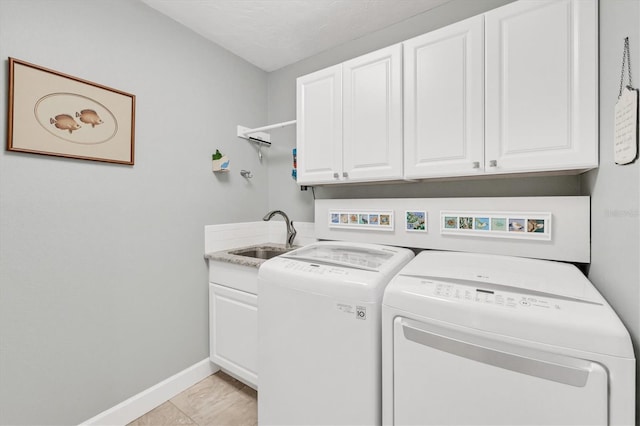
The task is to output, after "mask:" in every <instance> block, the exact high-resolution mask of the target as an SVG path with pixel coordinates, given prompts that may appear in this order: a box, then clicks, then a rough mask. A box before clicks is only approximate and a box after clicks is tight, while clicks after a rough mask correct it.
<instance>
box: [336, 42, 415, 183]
mask: <svg viewBox="0 0 640 426" xmlns="http://www.w3.org/2000/svg"><path fill="white" fill-rule="evenodd" d="M342 75H343V108H344V115H343V117H344V135H343V138H344V139H343V144H342V152H343V176H342V178H343V180H344V181H375V180H386V179H401V178H402V176H403V175H402V45H401V44H397V45H394V46H391V47H388V48H386V49H381V50H378V51H375V52H372V53H369V54H367V55H364V56H360V57H358V58H356V59H352V60H350V61H347V62H345V63H343V64H342Z"/></svg>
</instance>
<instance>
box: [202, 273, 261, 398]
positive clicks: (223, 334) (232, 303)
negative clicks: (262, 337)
mask: <svg viewBox="0 0 640 426" xmlns="http://www.w3.org/2000/svg"><path fill="white" fill-rule="evenodd" d="M256 279H257V269H256ZM209 326H210V330H209V351H210V355H209V357H210V359H211V361H212V362H213V363H214V364H216V365H218V366H219V367H220V368H221V369H223V370H224V371H226V372H228V373H230V374H231V375H232V376H234V377H236V378H237V379H239V380H241V381H242V382H243V383H246V384H247V385H249V386H251V387H252V388H254V389H257V388H258V368H257V367H258V296H257V295H255V294H251V293H247V292H245V291H240V290H236V289H233V288H230V287H226V286H222V285H219V284H216V283H212V282H210V283H209Z"/></svg>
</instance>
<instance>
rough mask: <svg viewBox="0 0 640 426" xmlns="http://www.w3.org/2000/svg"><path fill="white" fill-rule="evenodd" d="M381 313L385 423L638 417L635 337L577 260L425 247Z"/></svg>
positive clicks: (628, 420)
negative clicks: (572, 263)
mask: <svg viewBox="0 0 640 426" xmlns="http://www.w3.org/2000/svg"><path fill="white" fill-rule="evenodd" d="M382 309H383V422H384V424H389V425H391V424H395V425H417V424H419V425H631V424H633V423H634V411H635V359H634V354H633V348H632V346H631V340H630V337H629V334H628V332H627V330H626V329H625V328H624V326H623V324H622V323H621V321H620V320H619V319H618V317H617V316H616V314H615V312H614V311H613V310H612V309H611V307H610V306H609V305H608V304H607V302H606V301H605V300H604V298H603V297H602V296H601V295H600V294H599V293H598V292H597V290H596V289H595V288H594V287H593V285H592V284H591V283H590V282H589V281H588V280H587V279H586V278H585V277H584V275H583V274H582V273H581V272H580V271H579V270H578V269H577V268H576V267H575V266H573V265H569V264H563V263H557V262H549V261H542V260H534V259H523V258H514V257H507V256H495V255H483V254H473V253H454V252H438V251H424V252H421V253H420V254H419V255H418V256H416V257H415V259H413V260H412V261H411V262H410V263H409V264H407V266H405V268H403V269H402V271H400V273H399V274H398V275H397V276H396V278H394V280H392V282H391V283H390V284H389V285H388V286H387V289H386V291H385V295H384V301H383V308H382Z"/></svg>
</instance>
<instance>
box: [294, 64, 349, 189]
mask: <svg viewBox="0 0 640 426" xmlns="http://www.w3.org/2000/svg"><path fill="white" fill-rule="evenodd" d="M296 131H297V139H298V142H297V150H298V152H297V155H298V159H297V160H298V183H299V184H301V185H307V184H315V183H327V182H332V181H337V180H338V178H339V177H340V176H342V65H340V64H339V65H335V66H333V67H330V68H326V69H323V70H320V71H317V72H314V73H313V74H309V75H305V76H303V77H300V78H298V80H297V130H296Z"/></svg>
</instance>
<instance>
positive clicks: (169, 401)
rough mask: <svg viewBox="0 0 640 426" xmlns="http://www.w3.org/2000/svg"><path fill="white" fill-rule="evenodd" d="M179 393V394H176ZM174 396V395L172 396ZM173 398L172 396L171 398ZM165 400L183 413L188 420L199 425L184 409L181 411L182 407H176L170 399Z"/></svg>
mask: <svg viewBox="0 0 640 426" xmlns="http://www.w3.org/2000/svg"><path fill="white" fill-rule="evenodd" d="M178 395H179V394H178ZM174 398H175V397H174ZM172 399H173V398H172ZM167 402H168V403H169V404H171V405H173V406H174V407H175V408H176V410H178V411H180V412H181V413H182V414H184V415H185V416H186V417H187V418H188V419H189V420H191V421H192V422H193V424H194V425H196V426H200V423H198V422H196V421H195V420H194V419H193V418H192V417H191V416H190V415H188V414H187V413H185V412H184V411H182V409H181V408H180V407H178V406H177V405H176V404H174V403H173V401H171V399H168V400H167Z"/></svg>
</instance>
